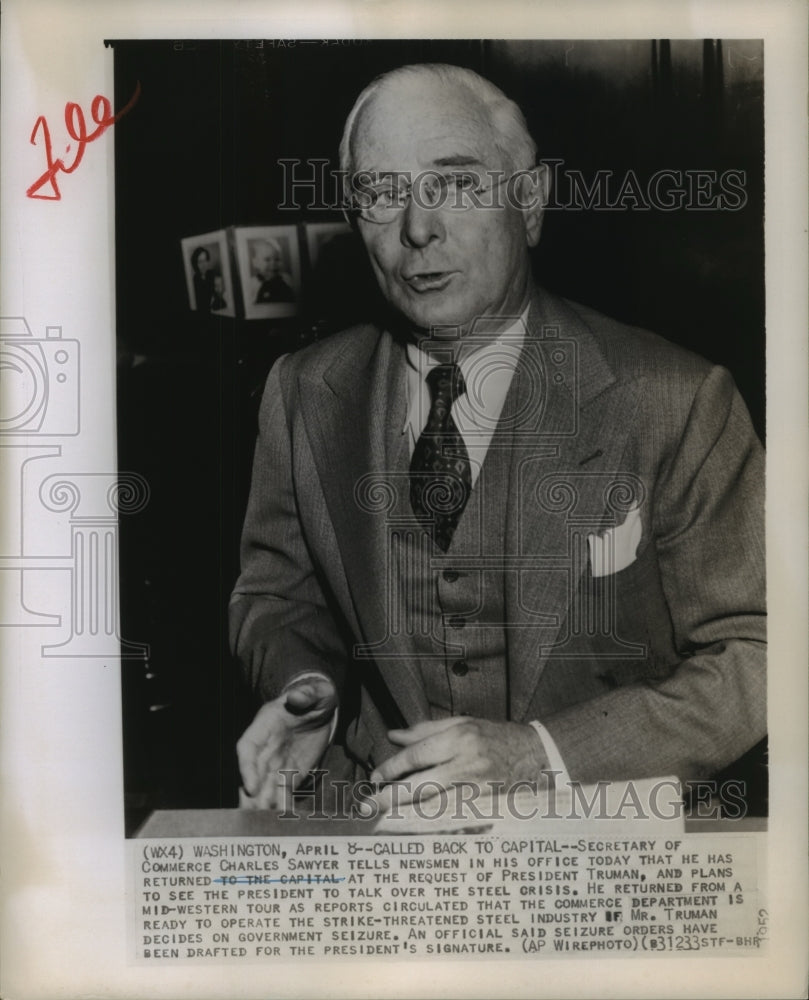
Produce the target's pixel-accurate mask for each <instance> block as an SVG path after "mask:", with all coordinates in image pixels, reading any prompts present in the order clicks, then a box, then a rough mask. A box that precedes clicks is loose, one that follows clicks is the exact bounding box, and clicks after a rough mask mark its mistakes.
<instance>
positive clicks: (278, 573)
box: [229, 358, 346, 701]
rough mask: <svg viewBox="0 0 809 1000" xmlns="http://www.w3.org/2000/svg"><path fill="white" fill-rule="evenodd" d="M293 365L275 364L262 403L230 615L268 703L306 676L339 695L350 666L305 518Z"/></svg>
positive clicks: (248, 670)
mask: <svg viewBox="0 0 809 1000" xmlns="http://www.w3.org/2000/svg"><path fill="white" fill-rule="evenodd" d="M286 361H287V359H286V358H281V359H280V360H279V361H278V362H277V363H276V364H275V365H274V367H273V369H272V371H271V372H270V374H269V377H268V379H267V384H266V387H265V390H264V396H263V399H262V403H261V410H260V413H259V436H258V441H257V444H256V450H255V457H254V459H253V475H252V482H251V487H250V498H249V501H248V505H247V513H246V516H245V521H244V528H243V531H242V541H241V574H240V576H239V579H238V580H237V582H236V586H235V588H234V591H233V595H232V597H231V601H230V614H229V618H230V644H231V649H232V651H233V653H234V654H235V655H236V657H237V658H238V660H239V662H240V664H241V666H242V668H243V669H244V671H245V674H246V676H247V679H248V683H249V684H250V687H251V688H252V690H253V691H254V692H255V694H256V695H258V697H259V698H260V699H261V700H262V701H268V700H271V699H273V698H276V697H278V695H279V694H280V693H281V690H282V689H283V687H284V686H285V685H286V684H288V683H289V681H291V680H292V679H293V678H294V677H296V676H298V675H299V674H304V673H312V672H317V673H321V674H325V675H326V676H327V677H330V678H331V679H332V680H333V682H334V684H335V686H336V687H337V689H338V691H339V690H340V689H341V687H342V682H343V677H344V674H345V660H346V650H345V645H344V643H343V641H342V639H341V636H340V634H339V630H338V629H337V627H336V625H335V622H334V618H333V616H332V614H331V612H330V610H329V607H328V602H327V599H326V596H325V594H324V588H323V587H322V585H321V582H320V580H319V576H318V573H317V570H316V568H315V566H314V564H313V561H312V559H311V556H310V552H309V549H308V547H307V544H306V539H305V537H304V534H303V531H302V528H301V523H300V519H299V516H298V509H297V500H296V495H295V483H294V474H293V454H292V451H293V447H292V437H291V433H290V427H289V421H288V415H287V414H288V407H287V403H286V400H285V392H284V389H285V387H286V386H287V385H288V381H289V379H288V376H287V373H286V367H287V365H286Z"/></svg>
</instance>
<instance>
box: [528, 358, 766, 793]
mask: <svg viewBox="0 0 809 1000" xmlns="http://www.w3.org/2000/svg"><path fill="white" fill-rule="evenodd" d="M763 501H764V456H763V450H762V448H761V445H760V443H759V441H758V439H757V437H756V435H755V432H754V430H753V428H752V425H751V423H750V419H749V417H748V415H747V411H746V408H745V406H744V403H743V402H742V400H741V397H740V396H739V394H738V392H737V391H736V389H735V386H734V385H733V381H732V379H731V378H730V376H729V374H728V373H727V372H726V371H725V370H724V369H722V368H718V367H717V368H713V369H711V370H710V372H709V373H708V374H707V376H706V377H705V378H704V380H703V381H702V383H701V385H700V386H699V389H698V390H697V392H696V395H695V397H694V399H693V403H692V405H691V409H690V412H689V413H688V416H687V419H686V421H685V426H684V429H683V431H682V434H681V436H680V440H679V444H678V445H677V446H676V448H675V450H674V451H673V454H672V457H671V458H670V460H669V461H668V462H666V463H665V465H663V466H662V467H661V468H660V469H659V478H658V480H657V482H656V483H655V486H654V493H653V500H652V503H653V508H652V535H653V538H652V544H654V546H655V547H656V555H657V561H658V565H659V568H660V577H661V584H662V589H663V594H664V596H665V601H666V604H667V606H668V611H669V616H670V620H671V627H672V634H673V641H674V645H675V648H676V651H677V654H678V657H679V661H678V662H677V664H676V666H675V668H674V670H673V671H672V672H671V673H670V675H669V676H668V677H666V678H665V679H663V680H660V679H657V680H654V681H651V680H649V681H642V682H636V683H632V684H627V685H626V686H625V687H618V688H616V689H614V690H611V691H608V692H606V693H604V694H602V695H599V696H597V697H595V698H594V699H592V700H590V701H586V702H583V703H579V704H575V705H571V706H569V707H567V708H564V709H562V710H560V711H558V712H556V713H555V714H553V715H551V716H549V717H548V718H547V719H543V720H542V721H543V723H544V725H545V726H546V727H547V729H548V731H549V732H550V734H551V736H552V738H553V739H554V741H555V742H556V744H557V746H558V748H559V751H560V753H561V755H562V758H563V760H564V761H565V764H566V765H567V769H568V771H569V773H570V776H571V778H572V779H573V780H580V781H597V780H599V779H610V778H611V779H616V780H617V779H622V778H631V777H643V776H653V775H666V774H676V775H678V776H679V777H680V778H681V779H683V780H687V779H689V778H696V777H705V776H708V775H710V774H713V773H715V772H716V771H718V770H720V769H721V768H722V767H725V766H726V765H727V764H729V763H731V762H732V761H734V760H735V759H736V758H738V757H739V756H740V755H741V754H742V753H744V752H745V751H746V750H748V749H749V748H750V747H751V746H753V745H754V744H755V743H756V742H758V741H759V740H760V739H761V738H762V737H763V736H764V735H765V734H766V645H765V643H766V598H765V577H764V570H765V549H764V503H763Z"/></svg>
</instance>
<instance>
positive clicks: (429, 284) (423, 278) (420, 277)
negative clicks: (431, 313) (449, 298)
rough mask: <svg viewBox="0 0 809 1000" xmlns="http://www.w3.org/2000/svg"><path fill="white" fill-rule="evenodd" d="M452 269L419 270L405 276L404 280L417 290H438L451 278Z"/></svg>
mask: <svg viewBox="0 0 809 1000" xmlns="http://www.w3.org/2000/svg"><path fill="white" fill-rule="evenodd" d="M454 274H455V272H454V271H420V272H419V273H418V274H412V275H410V276H409V277H406V278H405V281H406V282H407V284H408V285H410V287H411V288H412V289H414V290H415V291H417V292H440V291H442V290H443V289H444V288H446V287H447V285H448V284H449V283H450V281H451V280H452V277H453V275H454Z"/></svg>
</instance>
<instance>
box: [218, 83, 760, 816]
mask: <svg viewBox="0 0 809 1000" xmlns="http://www.w3.org/2000/svg"><path fill="white" fill-rule="evenodd" d="M341 161H342V162H341V166H342V168H343V169H344V170H345V171H346V172H347V176H349V177H350V178H351V179H352V181H351V185H350V191H349V199H348V212H349V214H350V215H351V217H352V219H353V221H354V224H355V226H356V228H357V229H358V231H359V234H360V236H361V238H362V240H363V242H364V244H365V247H366V249H367V252H368V255H369V258H370V261H371V264H372V267H373V270H374V273H375V275H376V278H377V280H378V282H379V285H380V288H381V290H382V292H383V294H384V297H385V299H386V300H387V303H388V306H389V311H388V314H387V315H385V316H383V317H380V323H379V325H378V326H363V327H358V328H355V329H352V330H348V331H345V332H344V333H341V334H338V335H336V336H334V337H332V338H330V339H328V340H326V341H324V342H322V343H319V344H316V345H314V346H312V347H310V348H307V349H305V350H303V351H301V352H299V353H297V354H294V355H290V356H287V357H285V358H282V359H281V360H280V361H279V362H278V363H277V364H276V366H275V367H274V368H273V370H272V372H271V373H270V376H269V379H268V383H267V388H266V392H265V396H264V401H263V404H262V412H261V417H260V435H259V441H258V445H257V450H256V457H255V464H254V472H253V484H252V491H251V497H250V502H249V507H248V512H247V517H246V521H245V526H244V534H243V551H242V556H243V566H242V574H241V576H240V578H239V581H238V583H237V585H236V588H235V592H234V595H233V599H232V606H231V622H232V637H233V645H234V649H235V651H236V653H237V655H238V657H239V659H240V660H241V662H242V664H243V666H244V668H245V670H246V672H247V675H248V677H249V679H250V682H251V684H252V686H253V689H254V691H255V692H256V694H257V695H258V697H259V698H260V699H261V701H262V702H263V704H262V707H261V708H260V709H259V711H258V713H257V715H256V717H255V719H254V721H253V722H252V724H251V725H250V726H249V727H248V729H247V730H246V732H245V734H244V736H243V737H242V739H241V740H240V742H239V745H238V748H237V749H238V755H239V761H240V768H241V772H242V777H243V783H244V787H245V790H246V791H247V793H248V794H249V795H250V796H252V802H253V804H255V805H256V806H258V807H268V806H275V805H280V804H281V802H282V798H283V793H284V787H285V778H284V777H283V776H281V774H280V772H282V771H294V772H297V773H298V775H299V777H302V776H303V775H304V774H305V773H306V772H307V771H308V770H310V769H312V768H315V767H317V766H318V765H319V764H320V765H321V766H322V767H324V768H325V769H327V770H328V771H329V773H330V774H331V775H333V776H334V775H336V776H339V777H342V778H345V777H348V778H349V779H350V778H351V777H352V776H353V777H354V778H358V777H361V776H364V777H368V776H370V778H371V780H372V781H379V782H382V783H390V782H403V783H404V784H403V785H402V789H403V790H402V792H401V794H400V797H399V801H403V802H406V801H408V799H409V797H411V796H412V795H414V794H417V790H418V789H419V787H422V786H423V787H429V788H436V787H439V786H440V787H445V786H448V785H451V784H452V783H453V782H458V781H473V782H478V783H480V784H482V785H485V784H486V783H488V782H505V783H506V784H508V783H511V782H517V781H521V780H537V779H538V778H539V777H540V775H543V774H548V773H550V774H551V775H557V776H558V774H559V773H560V772H561V773H563V774H564V773H566V774H568V775H569V777H570V779H571V780H582V781H595V780H599V779H629V778H633V777H643V776H651V775H658V774H676V775H679V776H680V777H681V778H683V779H690V778H694V777H705V776H710V775H711V774H714V773H716V772H717V771H718V770H720V769H721V768H723V767H725V766H726V765H728V764H729V763H730V762H732V761H733V760H735V759H736V758H737V757H738V756H739V755H741V754H742V753H743V752H744V751H746V750H747V749H748V748H750V747H751V746H752V745H753V744H754V743H756V742H757V741H758V740H759V739H761V738H762V736H763V735H764V732H765V717H766V713H765V646H764V641H765V622H764V614H765V605H764V586H763V509H762V487H763V462H762V453H761V448H760V445H759V443H758V441H757V439H756V437H755V434H754V432H753V430H752V428H751V426H750V422H749V418H748V416H747V413H746V411H745V408H744V405H743V403H742V401H741V399H740V397H739V396H738V394H737V392H736V390H735V388H734V386H733V384H732V381H731V379H730V377H729V376H728V374H727V372H725V371H724V370H723V369H721V368H718V367H715V366H712V365H710V364H709V363H707V362H706V361H704V360H702V359H700V358H698V357H696V356H694V355H692V354H690V353H688V352H686V351H684V350H682V349H680V348H678V347H675V346H673V345H671V344H668V343H666V342H665V341H663V340H661V339H660V338H658V337H656V336H654V335H652V334H648V333H646V332H643V331H639V330H635V329H630V328H628V327H625V326H623V325H621V324H619V323H617V322H615V321H612V320H609V319H607V318H605V317H603V316H600V315H598V314H596V313H594V312H592V311H591V310H588V309H585V308H582V307H580V306H576V305H573V304H572V303H569V302H567V301H562V300H560V299H557V298H555V297H553V296H551V295H550V294H548V293H546V292H544V291H542V290H540V289H538V288H536V287H534V285H533V283H532V279H531V268H530V261H529V250H530V248H531V247H533V246H535V245H536V244H537V242H538V240H539V238H540V230H541V225H542V215H543V206H544V204H545V203H546V201H547V196H548V189H547V185H548V180H547V174H546V171H545V170H544V169H543V168H542V167H536V165H535V164H536V147H535V145H534V142H533V141H532V139H531V137H530V136H529V134H528V132H527V129H526V126H525V122H524V119H523V116H522V114H521V112H520V110H519V109H518V108H517V107H516V105H515V104H514V103H513V102H511V101H509V100H508V99H507V98H506V97H505V96H504V95H503V94H502V93H501V92H500V91H499V90H498V89H497V88H496V87H494V86H493V85H492V84H490V83H489V82H488V81H486V80H484V79H482V78H481V77H479V76H478V75H477V74H475V73H473V72H471V71H469V70H465V69H460V68H458V67H454V66H442V65H424V66H405V67H402V68H400V69H398V70H395V71H393V72H391V73H388V74H386V75H385V76H383V77H381V78H379V79H377V80H375V81H374V82H373V83H372V84H371V85H370V86H369V87H368V88H366V90H365V91H364V92H363V93H362V94H361V95H360V97H359V98H358V100H357V102H356V104H355V105H354V108H353V110H352V111H351V114H350V115H349V118H348V120H347V122H346V126H345V131H344V135H343V140H342V144H341ZM386 794H387V790H385V791H383V792H382V793H381V796H382V799H383V801H384V800H385V799H384V797H385V795H386Z"/></svg>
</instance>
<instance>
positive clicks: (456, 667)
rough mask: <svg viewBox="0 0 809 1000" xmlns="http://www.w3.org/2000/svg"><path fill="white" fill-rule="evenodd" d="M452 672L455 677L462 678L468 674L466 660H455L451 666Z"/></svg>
mask: <svg viewBox="0 0 809 1000" xmlns="http://www.w3.org/2000/svg"><path fill="white" fill-rule="evenodd" d="M452 672H453V674H455V676H456V677H464V676H465V675H466V674H468V673H469V665H468V664H467V662H466V660H456V661H455V662H454V663H453V664H452Z"/></svg>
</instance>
